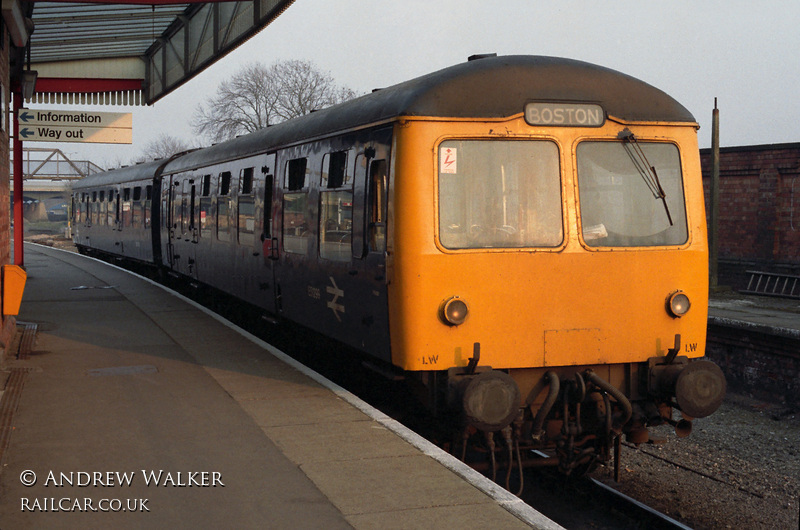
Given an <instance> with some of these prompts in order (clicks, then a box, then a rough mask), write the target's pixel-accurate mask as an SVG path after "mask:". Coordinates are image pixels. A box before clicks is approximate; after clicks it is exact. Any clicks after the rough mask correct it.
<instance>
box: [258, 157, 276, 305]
mask: <svg viewBox="0 0 800 530" xmlns="http://www.w3.org/2000/svg"><path fill="white" fill-rule="evenodd" d="M275 158H276V157H275V155H267V160H266V163H265V164H264V166H263V167H262V168H261V174H262V175H263V177H264V184H263V185H264V202H263V205H264V206H263V212H262V213H263V219H264V223H263V226H262V232H261V236H260V238H259V239H260V245H261V249H260V254H261V270H260V272H259V274H258V277H259V281H258V292H259V295H260V298H261V299H260V301H259V302H258V305H259V306H261V307H264V308H265V309H266V310H267V311H269V312H271V313H275V312H276V311H277V307H276V289H275V263H276V262H277V260H278V259H279V250H280V246H279V242H278V237H277V236H278V234H277V233H276V232H275V220H274V218H273V216H274V212H275V208H273V198H274V196H275V195H274V189H275V180H276V179H275Z"/></svg>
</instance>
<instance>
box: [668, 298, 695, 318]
mask: <svg viewBox="0 0 800 530" xmlns="http://www.w3.org/2000/svg"><path fill="white" fill-rule="evenodd" d="M691 306H692V303H691V302H690V301H689V297H688V296H686V294H685V293H684V292H683V291H675V292H674V293H672V294H671V295H669V298H667V312H669V314H670V316H672V317H673V318H680V317H682V316H683V315H685V314H686V313H688V312H689V308H690V307H691Z"/></svg>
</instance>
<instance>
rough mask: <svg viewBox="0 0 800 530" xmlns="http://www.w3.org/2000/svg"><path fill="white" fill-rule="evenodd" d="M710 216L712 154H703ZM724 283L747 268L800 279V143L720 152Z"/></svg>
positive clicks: (736, 282) (736, 281)
mask: <svg viewBox="0 0 800 530" xmlns="http://www.w3.org/2000/svg"><path fill="white" fill-rule="evenodd" d="M700 158H701V163H702V168H703V184H704V187H705V191H706V210H707V212H710V208H709V201H710V181H711V150H710V149H702V150H701V151H700ZM718 236H719V259H720V280H721V281H720V283H723V282H722V279H723V277H724V276H726V275H727V276H728V278H726V279H727V280H728V281H729V282H732V283H733V284H734V287H737V288H738V287H740V285H739V282H740V281H741V276H743V274H742V273H743V270H744V269H746V268H760V269H766V270H769V271H774V272H787V271H788V272H789V273H792V274H800V143H792V144H773V145H755V146H744V147H727V148H723V149H720V184H719V225H718Z"/></svg>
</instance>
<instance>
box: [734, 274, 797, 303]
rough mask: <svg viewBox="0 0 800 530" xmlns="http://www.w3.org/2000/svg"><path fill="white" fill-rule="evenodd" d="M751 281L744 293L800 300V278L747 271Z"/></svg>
mask: <svg viewBox="0 0 800 530" xmlns="http://www.w3.org/2000/svg"><path fill="white" fill-rule="evenodd" d="M747 274H749V275H750V281H749V282H748V284H747V289H744V290H742V291H741V292H743V293H749V294H760V295H764V296H779V297H783V298H797V299H800V276H794V275H791V274H779V273H774V272H763V271H747Z"/></svg>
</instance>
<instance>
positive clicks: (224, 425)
mask: <svg viewBox="0 0 800 530" xmlns="http://www.w3.org/2000/svg"><path fill="white" fill-rule="evenodd" d="M25 256H26V269H27V272H28V283H27V286H26V289H25V296H24V299H23V304H22V312H21V314H20V315H19V317H18V319H19V321H21V322H31V323H34V324H35V325H36V326H37V334H36V342H35V345H34V347H33V349H32V351H31V353H30V355H29V356H28V358H27V359H21V360H13V359H12V360H9V359H6V360H5V361H4V363H3V366H2V368H3V372H2V373H0V386H2V384H3V381H6V387H5V392H3V395H2V399H0V434H2V436H0V453H2V454H0V465H2V467H0V528H2V529H3V530H10V529H18V528H292V529H295V528H325V529H335V528H364V529H372V528H375V529H377V528H381V529H385V528H398V529H399V528H404V529H405V528H459V529H466V528H504V529H506V528H529V527H539V528H558V526H557V525H555V524H554V523H552V522H550V521H549V520H547V519H546V518H544V517H543V516H542V515H540V514H539V513H538V512H536V511H534V510H533V509H532V508H530V507H529V506H527V505H525V504H524V503H522V501H520V500H519V499H518V498H516V497H514V496H513V495H511V494H510V493H508V492H506V491H505V490H503V489H502V488H500V487H499V486H497V485H496V484H494V483H492V482H491V481H489V480H488V479H485V478H484V477H483V476H481V475H480V474H478V473H476V472H474V471H472V470H471V469H469V468H468V467H467V466H464V465H463V464H461V463H460V462H459V461H457V460H456V459H454V458H452V457H450V456H449V455H447V454H446V453H444V452H442V451H441V450H439V449H438V448H436V447H435V446H433V445H431V444H429V443H428V442H426V441H425V440H422V439H420V438H419V437H418V436H416V435H415V434H414V433H411V432H409V431H407V430H406V429H405V428H404V427H402V426H401V425H399V424H397V423H396V422H394V421H393V420H391V419H390V418H388V417H386V416H384V415H382V414H381V413H379V412H377V411H375V410H373V409H372V408H371V407H369V406H368V405H366V404H364V403H363V402H361V401H360V400H358V398H356V397H355V396H353V395H351V394H350V393H348V392H346V391H344V390H343V389H341V388H339V387H337V386H336V385H334V384H332V383H330V382H328V381H326V380H325V379H323V378H322V377H320V376H319V375H318V374H316V373H314V372H311V371H310V370H308V369H306V368H305V367H302V366H300V365H298V364H297V363H296V362H295V361H293V360H292V359H289V358H288V357H286V356H285V355H284V354H282V353H281V352H279V351H277V350H275V349H274V348H272V347H271V346H269V345H267V344H265V343H263V342H262V341H260V340H258V339H256V338H254V337H252V336H250V335H248V334H247V333H245V332H243V331H241V330H239V329H238V328H235V327H234V326H231V325H230V324H228V323H226V322H225V321H223V320H222V319H220V318H219V317H216V316H215V315H212V314H209V313H208V312H207V311H205V310H203V309H202V308H199V307H198V306H197V305H195V304H194V303H192V302H190V301H188V300H186V299H184V298H182V297H179V296H176V295H173V294H171V293H169V292H167V291H165V290H164V289H162V288H161V287H160V286H157V285H155V284H153V283H151V282H149V281H147V280H144V279H142V278H140V277H137V276H135V275H131V274H129V273H127V272H125V271H122V270H121V269H118V268H115V267H112V266H109V265H107V264H104V263H102V262H98V261H95V260H92V259H89V258H85V257H82V256H79V255H77V254H74V253H69V252H64V251H59V250H54V249H49V248H45V247H39V246H32V245H27V246H26V248H25Z"/></svg>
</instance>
